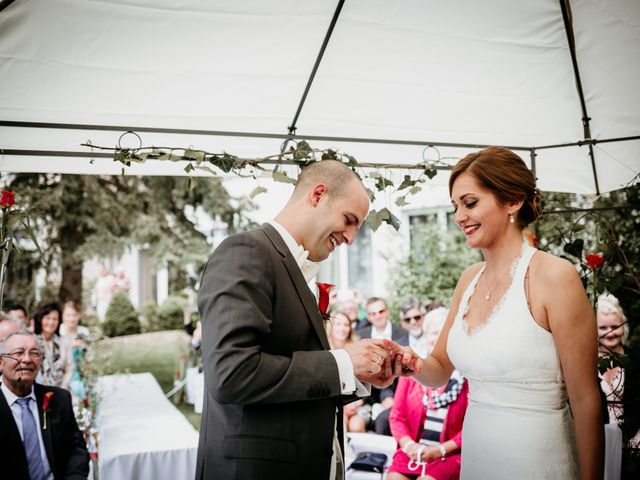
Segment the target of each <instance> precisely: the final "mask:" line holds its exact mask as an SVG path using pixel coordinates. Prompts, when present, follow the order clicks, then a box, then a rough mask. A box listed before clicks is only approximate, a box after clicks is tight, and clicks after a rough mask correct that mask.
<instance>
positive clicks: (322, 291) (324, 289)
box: [316, 282, 335, 320]
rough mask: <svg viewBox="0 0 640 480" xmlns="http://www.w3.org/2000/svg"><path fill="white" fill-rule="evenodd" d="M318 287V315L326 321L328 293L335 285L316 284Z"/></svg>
mask: <svg viewBox="0 0 640 480" xmlns="http://www.w3.org/2000/svg"><path fill="white" fill-rule="evenodd" d="M316 285H317V286H318V294H319V295H318V308H319V309H320V315H322V318H323V319H325V320H327V319H328V317H329V315H327V310H328V309H329V292H330V291H331V289H332V288H333V287H335V285H332V284H330V283H320V282H316Z"/></svg>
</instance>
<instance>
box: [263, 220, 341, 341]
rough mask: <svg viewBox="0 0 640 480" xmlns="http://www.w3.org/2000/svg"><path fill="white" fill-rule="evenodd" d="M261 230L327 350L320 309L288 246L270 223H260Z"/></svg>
mask: <svg viewBox="0 0 640 480" xmlns="http://www.w3.org/2000/svg"><path fill="white" fill-rule="evenodd" d="M262 231H263V232H264V233H265V234H266V235H267V237H268V238H269V240H270V241H271V244H272V245H273V247H274V248H275V249H276V251H277V252H278V253H279V254H280V255H281V256H282V263H283V264H284V266H285V268H286V269H287V272H288V273H289V277H290V278H291V281H292V282H293V285H294V287H295V289H296V292H297V293H298V297H299V298H300V301H301V302H302V305H303V307H304V309H305V310H306V312H307V318H308V319H309V321H310V322H311V325H312V326H313V328H314V330H315V331H316V334H317V336H318V338H319V339H320V343H321V344H322V347H323V348H324V349H325V350H329V348H330V347H329V341H328V339H327V334H326V331H325V329H324V325H323V323H322V317H321V316H320V310H319V309H318V304H317V302H316V297H314V296H313V293H311V290H309V286H308V285H307V282H306V281H305V279H304V276H303V275H302V272H301V271H300V267H299V266H298V264H297V263H296V261H295V259H294V258H293V255H291V252H290V251H289V247H287V245H286V243H284V240H283V239H282V237H281V236H280V234H279V233H278V232H277V230H276V229H275V228H273V226H271V225H270V224H268V223H264V224H263V225H262Z"/></svg>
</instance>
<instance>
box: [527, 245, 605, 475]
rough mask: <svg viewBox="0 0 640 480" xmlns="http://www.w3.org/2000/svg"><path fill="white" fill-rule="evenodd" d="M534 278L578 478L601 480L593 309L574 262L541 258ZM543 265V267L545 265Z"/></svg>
mask: <svg viewBox="0 0 640 480" xmlns="http://www.w3.org/2000/svg"><path fill="white" fill-rule="evenodd" d="M543 260H544V262H541V265H540V266H541V267H542V268H539V269H536V270H537V272H539V273H537V275H536V277H533V276H532V278H531V280H532V282H533V283H535V284H537V285H543V286H545V287H544V288H543V289H542V290H541V292H540V293H541V294H542V296H541V298H540V299H541V300H542V302H543V306H544V310H545V312H546V314H547V319H548V324H549V329H550V330H551V334H552V335H553V340H554V342H555V344H556V348H557V350H558V356H559V358H560V363H561V365H562V372H563V374H564V380H565V383H566V385H567V393H568V394H569V405H570V407H571V413H572V415H573V419H574V422H575V429H576V445H577V448H578V458H579V461H580V478H581V479H583V480H585V479H601V478H602V476H603V469H604V466H603V464H604V462H603V460H604V454H603V451H604V434H603V432H604V428H603V423H602V418H601V409H600V394H599V390H598V388H599V387H598V383H597V378H598V377H597V361H598V335H597V327H596V321H595V318H594V315H593V308H592V307H591V304H590V303H589V299H588V298H587V295H586V294H585V291H584V287H583V286H582V282H581V281H580V277H579V275H578V273H577V272H576V270H575V268H574V267H573V265H571V264H570V263H569V262H567V261H565V260H561V259H559V258H556V257H552V256H550V255H549V256H545V258H544V259H543ZM543 263H544V264H545V265H543Z"/></svg>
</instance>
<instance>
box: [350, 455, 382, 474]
mask: <svg viewBox="0 0 640 480" xmlns="http://www.w3.org/2000/svg"><path fill="white" fill-rule="evenodd" d="M386 463H387V456H386V455H385V454H384V453H378V452H360V453H359V454H358V455H357V456H356V459H355V460H354V461H353V462H351V465H349V468H352V469H354V470H363V471H365V472H376V473H382V471H383V470H384V466H385V465H386Z"/></svg>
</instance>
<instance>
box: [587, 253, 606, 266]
mask: <svg viewBox="0 0 640 480" xmlns="http://www.w3.org/2000/svg"><path fill="white" fill-rule="evenodd" d="M585 258H586V260H587V265H589V268H590V269H591V270H595V269H596V268H598V267H599V266H600V265H602V264H603V263H604V255H603V254H601V253H590V254H589V255H587V256H586V257H585Z"/></svg>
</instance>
